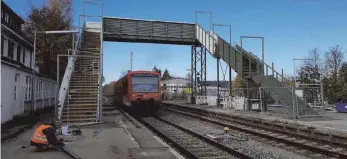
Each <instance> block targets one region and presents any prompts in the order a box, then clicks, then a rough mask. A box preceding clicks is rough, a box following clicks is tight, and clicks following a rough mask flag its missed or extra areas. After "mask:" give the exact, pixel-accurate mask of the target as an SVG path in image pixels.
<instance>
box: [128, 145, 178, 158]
mask: <svg viewBox="0 0 347 159" xmlns="http://www.w3.org/2000/svg"><path fill="white" fill-rule="evenodd" d="M129 154H130V158H134V159H145V158H150V159H162V158H165V159H176V157H174V156H173V155H170V152H169V148H165V147H158V148H155V147H150V148H131V149H129Z"/></svg>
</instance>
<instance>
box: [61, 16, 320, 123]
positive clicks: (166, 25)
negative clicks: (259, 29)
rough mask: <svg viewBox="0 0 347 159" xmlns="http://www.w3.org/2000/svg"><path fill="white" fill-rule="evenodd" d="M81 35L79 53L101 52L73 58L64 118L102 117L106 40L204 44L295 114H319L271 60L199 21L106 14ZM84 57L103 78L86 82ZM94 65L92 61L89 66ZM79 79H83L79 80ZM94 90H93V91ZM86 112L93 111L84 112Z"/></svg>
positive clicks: (64, 86) (64, 89)
mask: <svg viewBox="0 0 347 159" xmlns="http://www.w3.org/2000/svg"><path fill="white" fill-rule="evenodd" d="M79 39H80V40H79V42H78V45H77V46H76V48H75V50H78V51H77V52H74V55H77V54H78V53H79V51H84V53H83V55H84V56H92V55H93V56H94V55H97V56H96V57H94V59H92V60H90V59H89V60H88V59H86V58H79V56H73V57H70V58H69V62H68V66H67V69H66V71H65V74H64V78H63V81H62V84H61V86H60V90H59V104H58V106H59V109H58V110H59V111H58V117H59V120H60V121H62V122H97V121H99V120H100V119H101V116H102V115H101V114H102V91H100V90H101V89H102V86H101V81H102V58H100V57H102V41H114V42H131V43H160V44H174V45H191V46H199V47H202V48H203V49H205V50H206V51H207V52H209V53H210V54H211V55H212V56H213V57H215V58H220V59H221V60H223V61H225V62H226V63H227V64H228V65H230V66H231V68H232V69H233V70H234V71H235V72H236V73H238V74H241V75H242V77H243V78H244V79H247V80H248V81H250V82H251V83H252V84H251V85H253V86H256V87H260V88H261V89H262V90H264V91H265V92H266V94H268V95H269V96H271V97H272V98H273V99H275V100H277V101H278V102H279V103H280V104H281V105H282V107H283V108H284V109H285V110H287V112H288V113H290V114H296V116H297V117H300V116H306V115H318V113H317V112H315V111H314V109H313V108H311V107H310V106H309V105H308V104H307V103H305V101H304V100H302V99H301V98H297V95H296V94H295V93H293V90H292V88H289V87H288V86H286V84H285V83H284V81H286V79H285V78H284V77H283V76H282V75H281V74H280V73H278V72H277V71H276V70H275V69H274V68H273V67H272V66H270V65H268V64H266V63H264V62H263V61H262V60H261V59H259V58H258V57H257V56H255V55H254V54H252V53H251V52H248V51H245V50H244V49H243V48H241V47H240V46H239V45H237V44H236V43H232V44H230V43H228V42H226V41H225V40H224V39H223V38H221V36H219V35H218V34H216V33H214V32H213V31H211V30H205V29H204V28H203V27H201V26H200V25H199V24H197V23H183V22H170V21H156V20H142V19H129V18H119V17H102V21H101V22H100V23H88V22H86V23H85V24H84V28H83V29H82V31H81V34H80V37H79ZM79 54H82V53H79ZM83 61H84V62H83ZM85 63H93V65H94V64H95V65H98V66H97V68H98V69H99V70H101V71H100V72H99V73H93V72H89V74H88V73H87V75H88V76H93V77H97V78H96V79H98V80H92V81H90V82H89V83H83V81H84V82H85V80H83V79H88V78H87V76H83V75H84V74H82V73H81V68H82V67H84V68H88V66H87V65H85ZM93 67H94V66H90V68H93ZM94 68H95V67H94ZM94 68H93V69H94ZM78 72H79V73H78ZM80 83H83V85H82V86H81V85H79V84H80ZM71 88H74V90H75V92H74V94H75V95H72V94H73V93H71V91H69V90H71ZM76 88H78V89H76ZM96 89H97V90H96ZM89 90H90V91H92V92H94V94H91V93H89V92H88V91H89ZM76 91H79V93H76ZM83 93H84V94H83ZM81 94H83V95H81ZM293 99H296V100H297V102H296V106H293ZM86 113H88V115H85V114H86Z"/></svg>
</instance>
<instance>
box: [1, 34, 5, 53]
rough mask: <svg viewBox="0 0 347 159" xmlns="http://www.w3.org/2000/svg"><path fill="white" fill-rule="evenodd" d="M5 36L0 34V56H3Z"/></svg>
mask: <svg viewBox="0 0 347 159" xmlns="http://www.w3.org/2000/svg"><path fill="white" fill-rule="evenodd" d="M4 44H5V37H4V36H2V35H1V56H4V51H5V50H4Z"/></svg>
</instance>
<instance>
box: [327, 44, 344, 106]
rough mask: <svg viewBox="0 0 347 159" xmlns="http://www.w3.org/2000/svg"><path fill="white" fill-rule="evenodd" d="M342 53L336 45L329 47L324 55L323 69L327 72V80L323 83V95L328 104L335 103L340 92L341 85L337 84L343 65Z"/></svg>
mask: <svg viewBox="0 0 347 159" xmlns="http://www.w3.org/2000/svg"><path fill="white" fill-rule="evenodd" d="M343 57H344V53H343V52H342V47H341V46H339V45H336V46H334V47H331V48H330V49H329V51H328V52H326V53H325V69H326V71H327V80H326V83H325V94H326V96H327V97H328V99H329V101H330V102H336V101H337V100H338V95H339V94H340V92H341V91H342V90H341V89H342V85H341V83H340V82H339V75H338V73H339V70H340V68H341V66H342V64H343Z"/></svg>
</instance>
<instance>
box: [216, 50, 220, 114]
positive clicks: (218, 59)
mask: <svg viewBox="0 0 347 159" xmlns="http://www.w3.org/2000/svg"><path fill="white" fill-rule="evenodd" d="M219 64H220V57H217V107H219V105H220V100H219V98H220V94H219V86H220V83H219Z"/></svg>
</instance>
